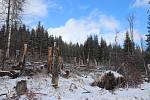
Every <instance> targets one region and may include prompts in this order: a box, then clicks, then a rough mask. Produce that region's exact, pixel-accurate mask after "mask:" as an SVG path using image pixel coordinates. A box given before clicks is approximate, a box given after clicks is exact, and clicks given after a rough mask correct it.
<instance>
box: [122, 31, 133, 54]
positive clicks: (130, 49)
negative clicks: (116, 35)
mask: <svg viewBox="0 0 150 100" xmlns="http://www.w3.org/2000/svg"><path fill="white" fill-rule="evenodd" d="M132 46H133V45H132V41H131V39H130V37H129V33H128V31H127V32H126V37H125V40H124V53H125V54H128V55H129V54H132V52H133V47H132Z"/></svg>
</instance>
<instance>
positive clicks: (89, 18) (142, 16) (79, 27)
mask: <svg viewBox="0 0 150 100" xmlns="http://www.w3.org/2000/svg"><path fill="white" fill-rule="evenodd" d="M147 2H148V0H27V4H26V6H25V13H26V14H27V15H26V16H24V22H25V23H26V24H27V25H28V26H30V27H35V26H36V25H37V23H38V21H41V22H42V24H43V25H44V26H45V27H46V28H47V29H48V32H49V34H53V35H54V36H55V35H56V36H59V35H61V36H62V38H63V40H65V41H67V42H79V43H83V42H84V40H85V39H86V38H87V36H89V35H90V34H92V35H94V34H96V35H98V36H99V37H103V38H105V39H106V40H107V42H108V43H113V42H114V37H115V36H114V35H115V33H116V31H118V32H119V34H118V42H120V43H122V42H123V39H124V34H125V32H126V31H127V30H128V27H129V25H128V21H127V16H128V15H129V14H131V13H133V14H134V15H135V25H134V30H135V31H134V33H135V34H134V35H135V39H134V40H135V42H137V43H138V42H139V41H140V38H141V37H143V38H145V37H144V35H145V34H146V33H147V29H146V26H147V9H148V5H147Z"/></svg>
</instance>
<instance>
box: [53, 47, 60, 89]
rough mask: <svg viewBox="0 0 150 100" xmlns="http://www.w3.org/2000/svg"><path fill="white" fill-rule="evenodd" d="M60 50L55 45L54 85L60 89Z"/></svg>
mask: <svg viewBox="0 0 150 100" xmlns="http://www.w3.org/2000/svg"><path fill="white" fill-rule="evenodd" d="M59 70H60V68H59V49H58V48H56V45H55V44H54V48H53V65H52V84H53V86H54V87H55V88H57V87H58V80H59Z"/></svg>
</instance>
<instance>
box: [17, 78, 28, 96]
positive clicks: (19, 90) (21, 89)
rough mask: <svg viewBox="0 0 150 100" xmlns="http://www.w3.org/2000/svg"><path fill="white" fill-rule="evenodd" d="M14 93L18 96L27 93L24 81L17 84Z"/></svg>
mask: <svg viewBox="0 0 150 100" xmlns="http://www.w3.org/2000/svg"><path fill="white" fill-rule="evenodd" d="M16 93H17V95H19V96H20V95H23V94H25V93H27V82H26V80H21V81H19V82H18V83H17V85H16Z"/></svg>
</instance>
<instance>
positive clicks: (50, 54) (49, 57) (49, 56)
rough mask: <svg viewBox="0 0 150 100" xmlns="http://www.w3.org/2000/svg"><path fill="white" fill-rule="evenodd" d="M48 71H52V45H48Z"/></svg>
mask: <svg viewBox="0 0 150 100" xmlns="http://www.w3.org/2000/svg"><path fill="white" fill-rule="evenodd" d="M47 67H48V73H51V72H52V47H48V61H47Z"/></svg>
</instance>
